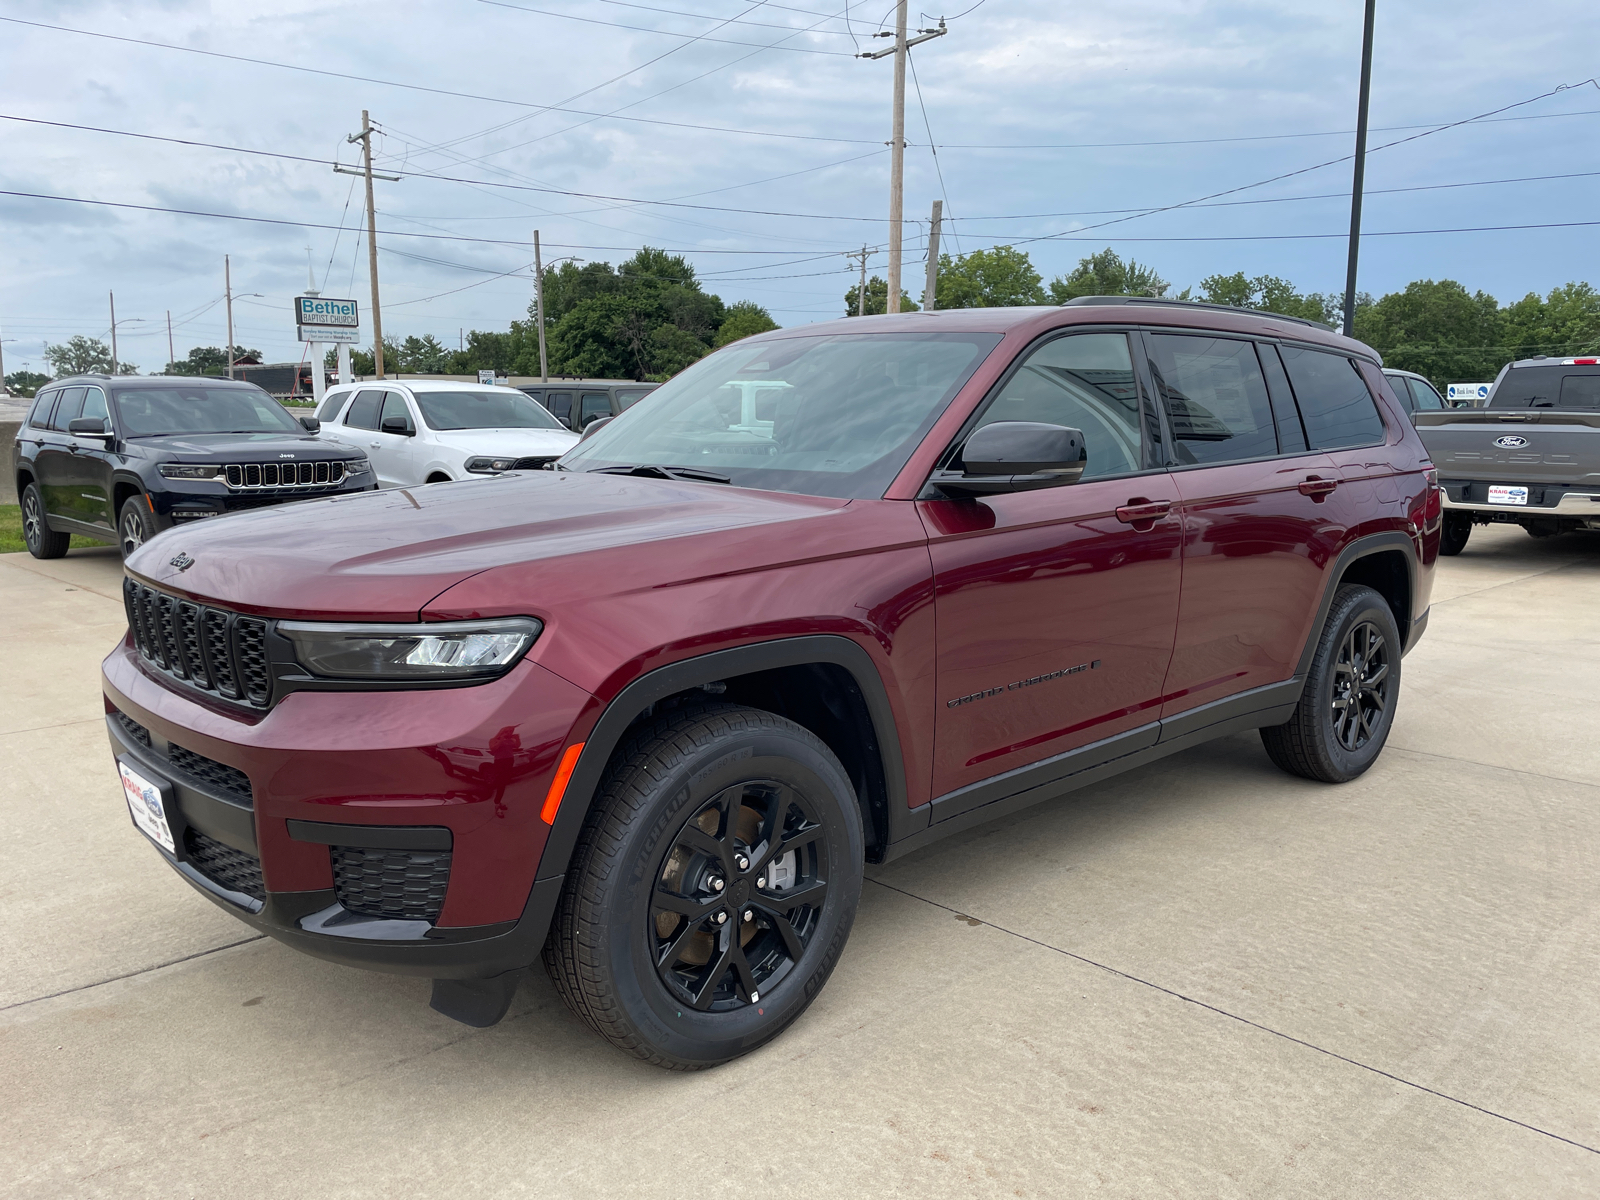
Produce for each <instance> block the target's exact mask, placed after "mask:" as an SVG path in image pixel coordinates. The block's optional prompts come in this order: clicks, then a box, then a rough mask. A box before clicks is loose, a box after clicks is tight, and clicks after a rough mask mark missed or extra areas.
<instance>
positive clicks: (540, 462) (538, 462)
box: [512, 454, 561, 471]
mask: <svg viewBox="0 0 1600 1200" xmlns="http://www.w3.org/2000/svg"><path fill="white" fill-rule="evenodd" d="M560 457H561V456H560V455H559V454H545V455H535V456H532V457H529V458H519V459H517V462H516V465H515V466H514V467H512V470H514V471H542V470H544V468H545V467H546V466H548V465H549V464H550V463H553V462H555V460H556V459H558V458H560Z"/></svg>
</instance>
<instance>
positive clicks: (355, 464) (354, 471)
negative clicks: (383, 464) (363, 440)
mask: <svg viewBox="0 0 1600 1200" xmlns="http://www.w3.org/2000/svg"><path fill="white" fill-rule="evenodd" d="M370 470H372V464H371V463H369V462H368V461H367V460H366V459H364V458H352V459H350V460H348V461H347V462H346V463H345V464H344V473H345V474H346V475H365V474H366V473H367V472H368V471H370Z"/></svg>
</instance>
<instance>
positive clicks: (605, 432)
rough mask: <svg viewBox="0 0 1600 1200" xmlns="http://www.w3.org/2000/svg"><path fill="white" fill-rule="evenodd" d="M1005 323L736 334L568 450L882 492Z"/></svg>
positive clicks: (602, 458) (576, 464) (769, 481)
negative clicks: (935, 329)
mask: <svg viewBox="0 0 1600 1200" xmlns="http://www.w3.org/2000/svg"><path fill="white" fill-rule="evenodd" d="M999 341H1000V337H999V335H998V334H986V333H984V334H980V333H823V334H801V335H798V336H795V337H787V338H775V339H773V340H770V341H762V342H759V343H757V344H754V345H751V344H748V343H745V342H734V343H733V344H732V345H729V346H725V347H723V348H722V349H721V350H718V351H716V352H714V353H712V354H709V355H707V356H706V357H705V358H702V359H701V360H700V361H699V362H697V363H695V364H694V365H693V366H691V367H689V368H688V369H687V370H685V371H682V372H680V373H679V374H678V375H676V376H674V377H673V379H672V380H671V381H670V382H668V383H664V384H662V385H661V387H659V388H657V389H656V390H655V391H654V392H652V393H651V394H650V403H649V404H641V405H638V406H637V408H636V409H634V410H633V411H630V412H628V413H627V414H625V416H624V417H623V418H619V419H618V420H616V421H614V422H612V423H611V424H609V425H607V426H605V427H604V428H602V429H601V430H600V431H599V432H598V433H596V434H595V435H594V436H593V437H591V438H590V439H589V440H588V441H586V442H584V443H582V444H581V445H579V446H577V447H575V448H574V449H572V450H570V451H568V452H567V455H566V457H565V458H563V459H562V463H563V464H564V465H565V466H568V467H571V468H572V469H574V470H593V469H595V468H603V467H613V466H639V465H650V466H663V467H672V466H681V467H698V468H702V469H708V470H713V471H717V472H719V473H721V474H724V475H727V476H728V477H729V479H730V480H731V481H732V482H733V483H734V484H736V485H741V486H746V487H755V488H770V489H772V490H774V491H783V492H798V493H801V494H804V495H812V496H853V497H862V498H865V497H878V496H882V495H883V492H884V489H885V488H887V487H888V486H889V484H890V483H891V482H892V481H893V480H894V477H895V475H897V474H898V473H899V471H900V469H901V468H902V467H904V466H905V464H906V460H907V459H908V458H909V457H910V456H911V452H912V450H914V449H915V448H916V447H917V445H918V444H919V443H920V442H921V441H922V439H923V438H924V437H925V436H926V435H927V432H928V429H929V428H930V427H931V426H932V424H933V422H934V421H935V420H936V419H937V418H938V416H939V414H940V413H942V412H943V411H944V409H945V406H946V405H948V404H949V403H950V401H951V399H952V398H953V397H954V396H955V394H956V393H957V392H958V391H959V390H960V389H961V386H962V384H964V383H966V381H967V380H968V379H969V378H970V377H971V376H972V373H973V371H975V370H976V369H977V368H978V365H979V364H980V363H982V362H983V360H984V359H985V358H986V357H988V355H989V352H990V351H991V350H993V349H994V348H995V346H996V345H998V344H999Z"/></svg>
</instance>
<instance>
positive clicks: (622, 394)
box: [617, 388, 650, 412]
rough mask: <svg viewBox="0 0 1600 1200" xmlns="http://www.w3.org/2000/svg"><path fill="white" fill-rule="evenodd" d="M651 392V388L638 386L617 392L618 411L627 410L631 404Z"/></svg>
mask: <svg viewBox="0 0 1600 1200" xmlns="http://www.w3.org/2000/svg"><path fill="white" fill-rule="evenodd" d="M649 394H650V389H649V388H644V389H638V388H636V389H634V390H633V391H626V390H624V391H619V392H618V393H617V409H618V411H620V412H626V411H627V410H628V408H629V407H630V406H632V405H635V404H637V403H639V401H641V400H643V399H644V398H645V397H646V396H648V395H649Z"/></svg>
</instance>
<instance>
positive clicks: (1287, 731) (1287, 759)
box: [1261, 584, 1402, 783]
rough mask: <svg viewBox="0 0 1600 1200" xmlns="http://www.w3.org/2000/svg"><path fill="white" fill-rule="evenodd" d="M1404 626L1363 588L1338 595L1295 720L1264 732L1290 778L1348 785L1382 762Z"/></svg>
mask: <svg viewBox="0 0 1600 1200" xmlns="http://www.w3.org/2000/svg"><path fill="white" fill-rule="evenodd" d="M1401 649H1402V643H1401V640H1400V628H1399V625H1398V624H1397V623H1396V621H1395V618H1394V613H1393V611H1391V610H1390V608H1389V603H1388V601H1387V600H1385V599H1384V598H1383V597H1382V596H1380V595H1379V594H1378V593H1377V592H1375V591H1373V590H1372V589H1371V588H1369V587H1364V586H1362V585H1360V584H1345V585H1343V586H1342V587H1340V588H1339V590H1338V592H1336V593H1335V594H1334V597H1333V603H1332V605H1330V606H1329V608H1328V618H1327V621H1326V622H1325V623H1324V624H1323V627H1322V633H1321V634H1320V635H1319V637H1318V639H1317V646H1316V650H1315V652H1314V654H1313V656H1312V659H1311V669H1310V671H1308V672H1307V674H1306V682H1305V688H1304V690H1302V691H1301V693H1300V700H1299V703H1298V704H1296V705H1295V710H1294V713H1293V715H1292V716H1291V717H1290V718H1289V720H1288V721H1286V722H1284V723H1283V724H1282V725H1276V726H1273V727H1271V728H1269V729H1263V730H1262V731H1261V741H1262V744H1263V745H1264V746H1265V747H1266V750H1267V756H1268V757H1269V758H1271V759H1272V761H1273V762H1274V763H1276V764H1277V765H1278V766H1279V767H1281V768H1282V769H1283V770H1285V771H1288V772H1289V773H1290V774H1291V775H1300V776H1302V777H1304V778H1306V779H1316V780H1320V781H1321V782H1323V783H1348V782H1349V781H1350V780H1352V779H1354V778H1356V776H1358V775H1360V774H1362V772H1364V771H1366V770H1367V768H1368V767H1370V766H1372V764H1373V763H1374V762H1376V761H1377V758H1378V755H1379V754H1380V753H1382V751H1383V746H1384V743H1385V742H1386V741H1387V740H1388V737H1389V730H1390V729H1391V728H1392V727H1393V725H1394V713H1395V706H1396V703H1397V701H1398V700H1399V698H1400V653H1401Z"/></svg>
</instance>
